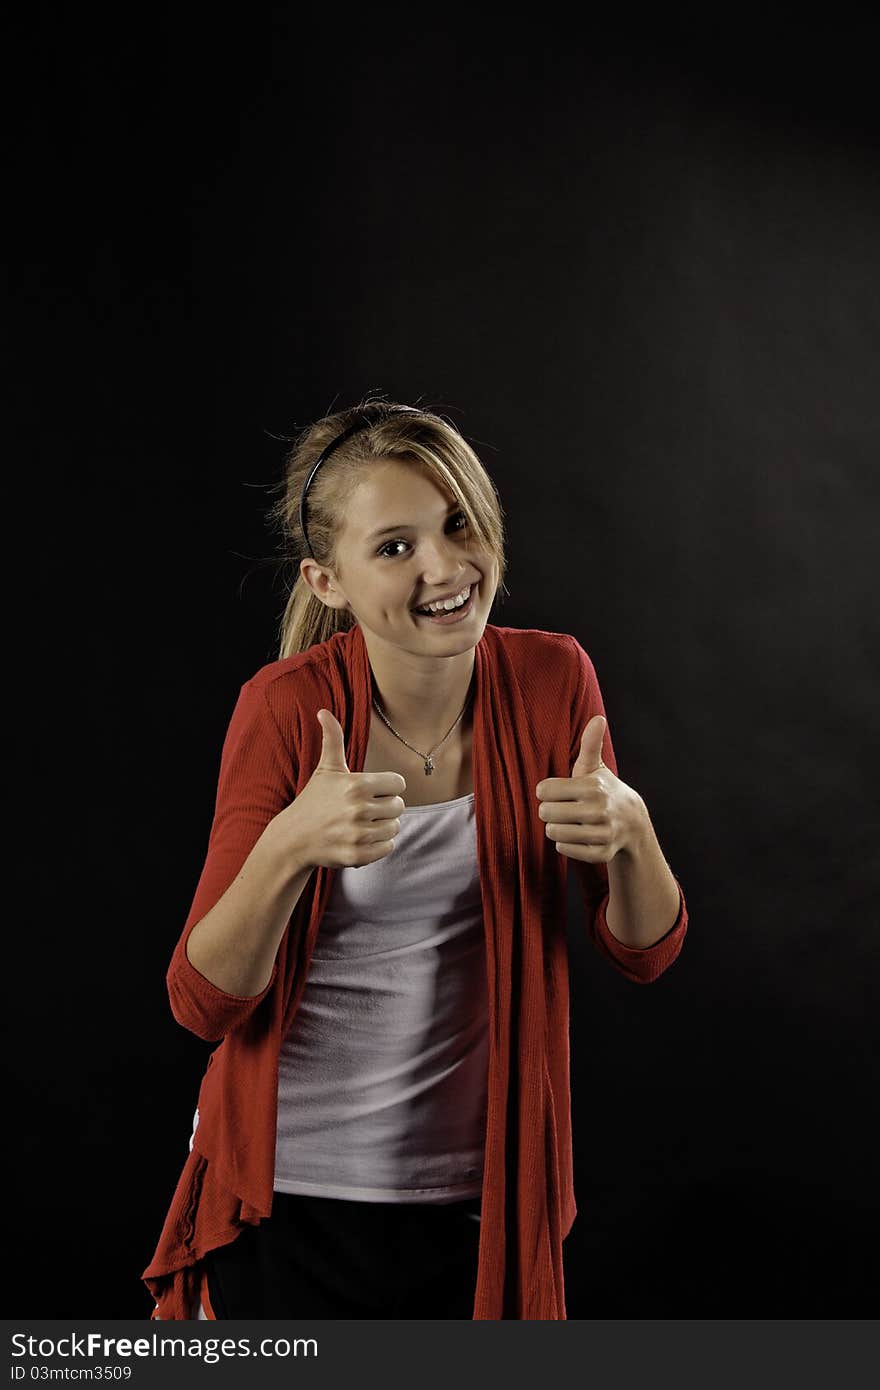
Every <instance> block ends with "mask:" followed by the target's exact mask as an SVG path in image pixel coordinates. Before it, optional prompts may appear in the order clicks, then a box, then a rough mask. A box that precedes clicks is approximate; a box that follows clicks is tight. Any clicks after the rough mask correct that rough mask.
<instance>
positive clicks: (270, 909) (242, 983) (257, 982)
mask: <svg viewBox="0 0 880 1390" xmlns="http://www.w3.org/2000/svg"><path fill="white" fill-rule="evenodd" d="M276 819H277V818H276ZM282 840H283V843H282ZM311 873H312V866H311V865H305V864H304V863H303V862H302V859H301V858H300V857H299V856H297V855H295V854H293V853H291V850H290V837H289V835H287V836H284V837H282V836H281V835H279V831H278V827H277V826H276V824H275V821H270V822H269V824H268V825H267V826H266V829H265V830H264V831H263V834H262V835H261V836H260V838H259V839H258V840H257V842H256V844H255V845H254V847H253V849H252V850H251V852H250V854H249V855H248V857H247V859H246V860H245V861H244V864H243V865H242V867H241V870H240V871H239V873H238V875H237V877H236V878H235V879H234V880H233V882H232V883H231V884H230V885H229V887H228V888H227V890H226V892H225V893H224V894H223V896H222V898H220V899H219V901H218V902H217V903H215V905H214V906H213V907H212V908H211V910H210V912H207V913H206V914H205V916H204V917H203V918H202V919H201V920H200V921H199V922H197V923H196V925H195V926H194V927H193V928H192V931H191V932H190V933H189V935H188V937H187V940H186V956H187V959H188V960H189V962H190V964H191V965H193V966H194V967H195V969H196V970H198V971H199V973H200V974H202V975H204V976H205V978H206V979H207V980H210V982H211V984H212V985H215V986H216V987H217V989H221V990H224V991H225V992H226V993H227V994H234V995H238V996H240V997H243V998H251V997H252V996H254V995H257V994H260V993H261V992H262V990H264V989H265V987H266V985H267V984H268V983H269V977H270V976H271V974H272V966H273V965H274V963H275V957H276V955H277V954H278V947H279V945H280V943H281V938H282V936H283V935H284V932H285V930H286V927H287V924H288V922H289V920H290V916H291V913H292V912H293V910H294V908H295V907H296V904H297V903H298V901H299V899H300V897H301V895H302V892H303V889H304V888H305V886H306V884H307V882H308V880H309V877H310V875H311Z"/></svg>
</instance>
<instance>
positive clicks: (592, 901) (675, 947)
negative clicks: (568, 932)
mask: <svg viewBox="0 0 880 1390" xmlns="http://www.w3.org/2000/svg"><path fill="white" fill-rule="evenodd" d="M571 642H572V643H573V646H574V648H575V656H576V660H577V668H578V675H577V688H576V691H575V695H574V699H573V701H572V724H571V744H570V747H569V764H568V765H569V767H573V766H574V764H575V761H576V759H577V755H578V752H579V751H580V744H581V737H582V735H583V732H584V729H585V727H586V725H587V724H588V723H589V721H590V720H591V719H592V717H593V716H594V715H596V714H601V715H604V716H605V720H606V728H605V738H604V741H603V743H602V761H603V762H604V763H605V766H606V767H610V769H611V771H612V772H613V773H614V775H615V777H616V776H617V775H618V772H617V759H616V757H615V756H614V748H613V746H612V743H611V727H610V724H609V723H608V716H607V714H606V713H605V703H604V701H603V699H602V692H601V690H600V689H599V681H598V679H597V677H596V671H595V668H594V666H593V663H592V661H591V660H590V658H589V656H588V655H587V653H586V652H585V651H584V649H583V647H582V646H581V645H580V643H579V642H578V640H577V638H575V637H572V638H571ZM570 862H571V863H572V864H573V865H574V867H575V871H576V873H577V876H578V882H579V884H580V888H581V894H582V896H583V900H584V908H585V910H586V916H587V929H588V931H589V934H590V940H591V941H592V942H593V945H594V946H595V947H596V949H597V950H598V952H599V954H600V955H602V956H604V957H605V959H606V960H607V961H608V962H609V963H610V964H611V965H613V966H614V968H615V969H616V970H618V971H619V972H620V974H621V975H623V976H624V977H625V978H626V979H627V980H631V981H632V982H633V983H634V984H651V983H652V981H654V980H656V979H658V978H659V976H660V975H662V974H663V972H664V971H665V970H667V969H668V968H669V966H670V965H671V964H672V962H673V961H674V960H675V959H676V958H677V956H678V954H679V952H680V951H681V948H682V945H683V944H684V938H685V934H686V932H687V921H688V914H687V904H686V903H685V899H684V891H683V889H682V886H681V884H680V883H679V881H678V878H677V877H676V876H675V874H673V877H674V878H675V881H676V883H678V894H679V908H678V917H677V918H676V920H675V922H674V923H673V925H672V926H671V927H670V929H669V931H668V932H666V934H665V936H661V937H660V939H659V941H655V942H654V944H653V945H652V946H646V947H643V948H641V949H640V948H638V947H634V946H625V945H624V944H623V942H622V941H618V939H617V937H616V936H614V935H613V933H612V932H611V930H610V928H609V926H608V922H607V921H606V918H605V909H606V907H607V906H608V899H609V892H608V866H607V865H606V864H588V863H586V862H585V861H584V860H582V859H572V860H571V861H570ZM670 871H671V870H670Z"/></svg>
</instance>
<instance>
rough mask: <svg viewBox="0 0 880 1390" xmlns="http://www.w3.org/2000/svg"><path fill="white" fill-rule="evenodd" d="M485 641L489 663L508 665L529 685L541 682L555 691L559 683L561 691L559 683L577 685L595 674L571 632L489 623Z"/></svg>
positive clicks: (591, 664)
mask: <svg viewBox="0 0 880 1390" xmlns="http://www.w3.org/2000/svg"><path fill="white" fill-rule="evenodd" d="M484 641H485V643H486V652H487V656H488V657H489V660H490V662H492V661H504V662H505V663H509V664H510V665H512V666H513V667H514V668H515V669H516V671H517V672H518V673H520V672H521V673H522V674H523V676H525V677H526V678H527V679H528V680H529V682H530V683H531V682H533V681H535V680H540V681H541V682H542V683H544V682H546V684H547V685H548V686H550V687H551V688H552V687H553V684H554V682H556V683H557V684H556V688H557V690H558V689H559V688H560V687H559V685H558V682H559V681H560V680H561V681H563V682H564V683H570V682H575V683H577V682H579V681H580V679H581V678H582V677H583V675H589V674H591V673H592V671H593V663H592V661H591V660H590V658H589V656H588V655H587V653H586V652H585V651H584V649H583V647H582V646H581V644H580V642H579V641H578V640H577V638H576V637H573V636H572V635H571V633H569V632H547V631H545V630H544V629H542V628H533V627H524V628H520V627H497V626H495V625H492V624H487V626H486V628H485V632H484Z"/></svg>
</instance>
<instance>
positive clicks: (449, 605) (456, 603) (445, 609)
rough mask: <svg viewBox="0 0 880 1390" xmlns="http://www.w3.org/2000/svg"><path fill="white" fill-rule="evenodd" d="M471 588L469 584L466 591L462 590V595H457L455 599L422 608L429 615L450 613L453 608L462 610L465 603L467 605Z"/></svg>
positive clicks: (447, 599) (429, 604)
mask: <svg viewBox="0 0 880 1390" xmlns="http://www.w3.org/2000/svg"><path fill="white" fill-rule="evenodd" d="M471 588H472V586H471V585H470V584H468V586H467V588H466V589H462V591H461V593H460V594H456V595H455V598H446V599H443V601H442V602H441V603H425V604H423V605H422V606H423V607H424V608H426V609H427V610H428V612H429V613H449V612H451V611H452V609H453V608H461V606H462V604H463V603H467V601H468V595H469V594H470V591H471Z"/></svg>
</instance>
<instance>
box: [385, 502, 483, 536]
mask: <svg viewBox="0 0 880 1390" xmlns="http://www.w3.org/2000/svg"><path fill="white" fill-rule="evenodd" d="M460 511H461V503H460V502H453V503H452V504H451V506H449V507H447V509H446V515H447V517H449V516H452V513H453V512H460ZM415 524H416V523H415V522H414V521H395V523H394V525H393V526H383V527H382V529H381V531H373V532H371V534H370V535H369V536H367V543H368V544H369V542H370V541H377V540H378V539H379V537H380V536H390V535H391V532H392V531H411V530H412V529H413V528H414V526H415Z"/></svg>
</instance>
